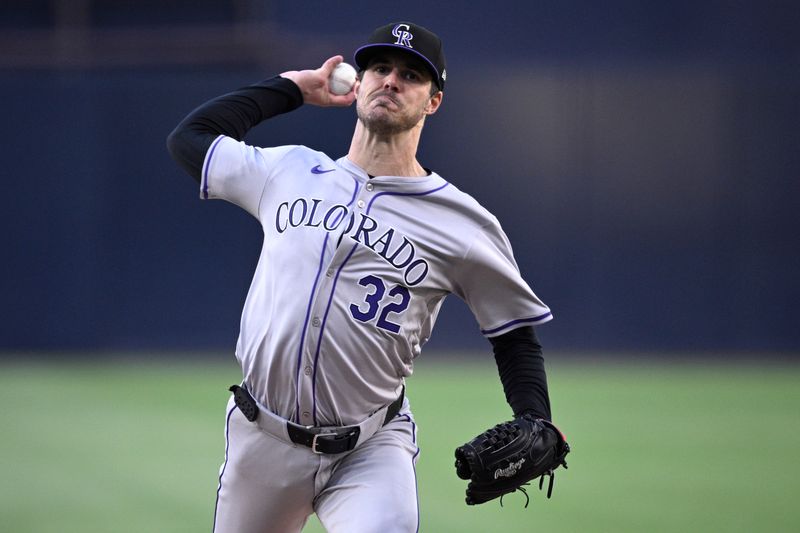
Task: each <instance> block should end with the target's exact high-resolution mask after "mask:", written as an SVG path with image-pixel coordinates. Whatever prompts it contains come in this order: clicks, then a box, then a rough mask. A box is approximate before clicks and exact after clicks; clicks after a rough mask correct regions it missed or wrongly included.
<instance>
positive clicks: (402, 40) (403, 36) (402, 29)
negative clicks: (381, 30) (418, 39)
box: [392, 24, 414, 48]
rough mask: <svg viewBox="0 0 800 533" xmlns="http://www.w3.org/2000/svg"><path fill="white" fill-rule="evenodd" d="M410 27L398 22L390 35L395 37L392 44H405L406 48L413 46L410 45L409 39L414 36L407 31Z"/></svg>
mask: <svg viewBox="0 0 800 533" xmlns="http://www.w3.org/2000/svg"><path fill="white" fill-rule="evenodd" d="M410 29H411V28H410V27H409V26H408V24H398V25H397V26H395V27H394V28H393V29H392V35H394V36H395V37H397V40H396V41H395V42H394V44H399V45H401V46H406V47H408V48H414V47H413V46H411V39H413V38H414V35H412V33H411V32H410V31H408V30H410Z"/></svg>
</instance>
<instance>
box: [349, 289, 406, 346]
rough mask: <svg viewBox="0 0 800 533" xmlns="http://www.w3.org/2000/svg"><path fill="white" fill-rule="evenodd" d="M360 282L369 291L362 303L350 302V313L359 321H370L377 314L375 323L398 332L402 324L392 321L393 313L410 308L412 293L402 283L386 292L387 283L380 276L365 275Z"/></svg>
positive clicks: (382, 327) (387, 329)
mask: <svg viewBox="0 0 800 533" xmlns="http://www.w3.org/2000/svg"><path fill="white" fill-rule="evenodd" d="M358 284H359V285H361V286H362V287H367V289H368V292H367V295H366V297H365V298H364V301H363V302H361V303H360V304H350V314H351V315H353V318H355V319H356V320H358V321H359V322H369V321H371V320H373V319H374V318H375V317H376V316H377V317H378V320H377V322H376V323H375V325H376V326H378V327H379V328H381V329H385V330H386V331H390V332H392V333H398V332H399V331H400V325H399V324H396V323H394V322H392V321H391V318H393V317H392V315H395V314H400V313H402V312H403V311H405V310H406V308H408V304H409V303H410V302H411V293H409V292H408V289H407V288H405V287H403V286H402V285H395V286H394V287H392V288H391V289H389V292H388V293H387V292H386V283H385V282H384V281H383V280H382V279H381V278H379V277H378V276H372V275H369V276H364V277H363V278H361V279H360V280H358Z"/></svg>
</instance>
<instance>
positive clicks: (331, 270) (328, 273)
mask: <svg viewBox="0 0 800 533" xmlns="http://www.w3.org/2000/svg"><path fill="white" fill-rule="evenodd" d="M325 275H326V276H328V277H331V276H333V269H332V268H329V269H328V271H327V272H325Z"/></svg>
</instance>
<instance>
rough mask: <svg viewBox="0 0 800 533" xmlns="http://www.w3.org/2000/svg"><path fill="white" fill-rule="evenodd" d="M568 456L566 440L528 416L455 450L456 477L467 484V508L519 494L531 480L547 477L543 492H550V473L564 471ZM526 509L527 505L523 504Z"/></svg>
mask: <svg viewBox="0 0 800 533" xmlns="http://www.w3.org/2000/svg"><path fill="white" fill-rule="evenodd" d="M568 453H569V444H567V441H566V438H565V437H564V435H563V434H562V433H561V431H559V430H558V428H557V427H556V426H555V425H553V424H552V423H551V422H548V421H547V420H544V419H541V418H534V417H533V416H531V415H522V416H520V417H517V418H515V419H514V420H511V421H508V422H504V423H502V424H498V425H496V426H495V427H493V428H491V429H489V430H487V431H485V432H483V433H481V434H480V435H478V436H477V437H475V438H474V439H472V440H471V441H469V442H468V443H466V444H464V445H463V446H459V447H458V448H457V449H456V474H457V475H458V477H460V478H461V479H468V480H470V482H469V485H467V491H466V494H467V498H466V502H467V504H468V505H477V504H480V503H484V502H488V501H489V500H493V499H495V498H498V497H499V498H500V502H501V504H502V497H503V496H504V495H505V494H508V493H509V492H514V491H516V490H520V491H522V493H523V494H525V496H526V498H527V495H528V494H527V492H525V489H524V488H522V487H523V486H524V485H527V484H528V482H529V481H531V480H532V479H536V478H539V489H541V488H542V484H543V482H544V477H545V476H549V477H550V484H549V486H548V489H547V497H548V498H549V497H550V495H551V494H552V492H553V479H554V477H555V474H554V473H553V471H554V470H555V469H556V468H558V467H559V466H563V467H564V468H567V461H566V460H565V457H566V456H567V454H568ZM525 506H526V507H527V506H528V503H527V502H526V503H525Z"/></svg>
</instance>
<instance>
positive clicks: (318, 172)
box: [311, 165, 336, 174]
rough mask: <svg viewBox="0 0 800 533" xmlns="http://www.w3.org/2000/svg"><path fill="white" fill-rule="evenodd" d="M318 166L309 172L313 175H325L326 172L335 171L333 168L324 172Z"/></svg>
mask: <svg viewBox="0 0 800 533" xmlns="http://www.w3.org/2000/svg"><path fill="white" fill-rule="evenodd" d="M320 166H321V165H317V166H315V167H314V168H312V169H311V172H312V173H313V174H325V173H326V172H333V171H334V170H336V169H335V168H330V169H327V170H326V169H322V168H320Z"/></svg>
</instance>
